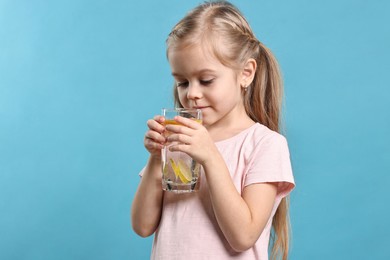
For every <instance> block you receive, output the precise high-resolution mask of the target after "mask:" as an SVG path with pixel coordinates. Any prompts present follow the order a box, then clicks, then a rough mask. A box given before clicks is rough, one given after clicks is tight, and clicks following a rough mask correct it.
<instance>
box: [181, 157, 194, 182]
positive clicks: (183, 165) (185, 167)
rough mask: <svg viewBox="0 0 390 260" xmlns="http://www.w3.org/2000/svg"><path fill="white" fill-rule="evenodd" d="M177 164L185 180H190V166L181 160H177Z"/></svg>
mask: <svg viewBox="0 0 390 260" xmlns="http://www.w3.org/2000/svg"><path fill="white" fill-rule="evenodd" d="M177 165H178V166H179V169H180V171H181V174H182V175H183V177H184V178H185V179H186V181H187V182H190V181H191V180H192V174H191V170H190V167H188V165H187V164H186V163H185V162H183V161H181V160H179V162H178V163H177Z"/></svg>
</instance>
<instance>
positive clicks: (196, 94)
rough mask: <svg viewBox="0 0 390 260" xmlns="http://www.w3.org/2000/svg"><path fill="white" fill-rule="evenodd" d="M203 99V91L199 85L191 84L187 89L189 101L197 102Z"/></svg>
mask: <svg viewBox="0 0 390 260" xmlns="http://www.w3.org/2000/svg"><path fill="white" fill-rule="evenodd" d="M201 97H202V91H201V89H200V86H199V84H189V86H188V88H187V99H189V100H195V99H199V98H201Z"/></svg>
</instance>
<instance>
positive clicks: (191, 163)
mask: <svg viewBox="0 0 390 260" xmlns="http://www.w3.org/2000/svg"><path fill="white" fill-rule="evenodd" d="M200 113H201V112H200V110H198V109H172V110H163V115H164V116H165V118H166V119H165V121H164V125H168V124H172V125H179V123H178V122H176V121H175V120H173V118H174V116H176V115H180V116H184V117H187V118H191V119H193V120H195V121H196V122H198V123H202V119H201V114H200ZM170 134H171V133H170V132H168V131H166V132H165V133H164V136H165V137H167V136H169V135H170ZM175 144H177V143H176V142H172V143H167V144H165V146H164V148H163V149H162V151H161V152H162V175H163V176H162V186H163V190H166V191H171V192H175V193H186V192H193V191H197V190H199V185H200V181H199V180H200V168H201V167H200V164H199V163H197V162H196V161H195V160H194V159H192V158H191V157H190V156H189V155H187V154H186V153H183V152H171V151H169V147H170V146H171V145H175Z"/></svg>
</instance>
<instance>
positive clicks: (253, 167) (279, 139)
mask: <svg viewBox="0 0 390 260" xmlns="http://www.w3.org/2000/svg"><path fill="white" fill-rule="evenodd" d="M265 182H268V183H277V186H278V197H285V196H287V195H288V194H289V193H290V192H291V190H292V189H293V188H294V187H295V182H294V177H293V173H292V169H291V161H290V152H289V149H288V145H287V140H286V138H285V137H284V136H282V135H280V134H278V133H276V132H272V133H270V134H268V135H266V136H264V137H263V138H262V139H261V140H260V141H259V142H257V143H256V144H255V147H254V150H253V153H252V154H251V157H250V158H249V162H248V168H247V171H246V176H245V181H244V186H248V185H250V184H254V183H265Z"/></svg>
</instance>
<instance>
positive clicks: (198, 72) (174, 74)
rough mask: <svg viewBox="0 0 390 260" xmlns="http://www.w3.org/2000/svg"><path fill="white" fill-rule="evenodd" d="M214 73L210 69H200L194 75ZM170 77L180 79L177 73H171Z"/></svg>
mask: <svg viewBox="0 0 390 260" xmlns="http://www.w3.org/2000/svg"><path fill="white" fill-rule="evenodd" d="M215 72H216V71H215V70H212V69H202V70H200V71H197V72H196V73H195V74H196V75H199V74H204V73H215ZM172 76H174V77H180V76H181V75H180V74H179V73H176V72H172Z"/></svg>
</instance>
